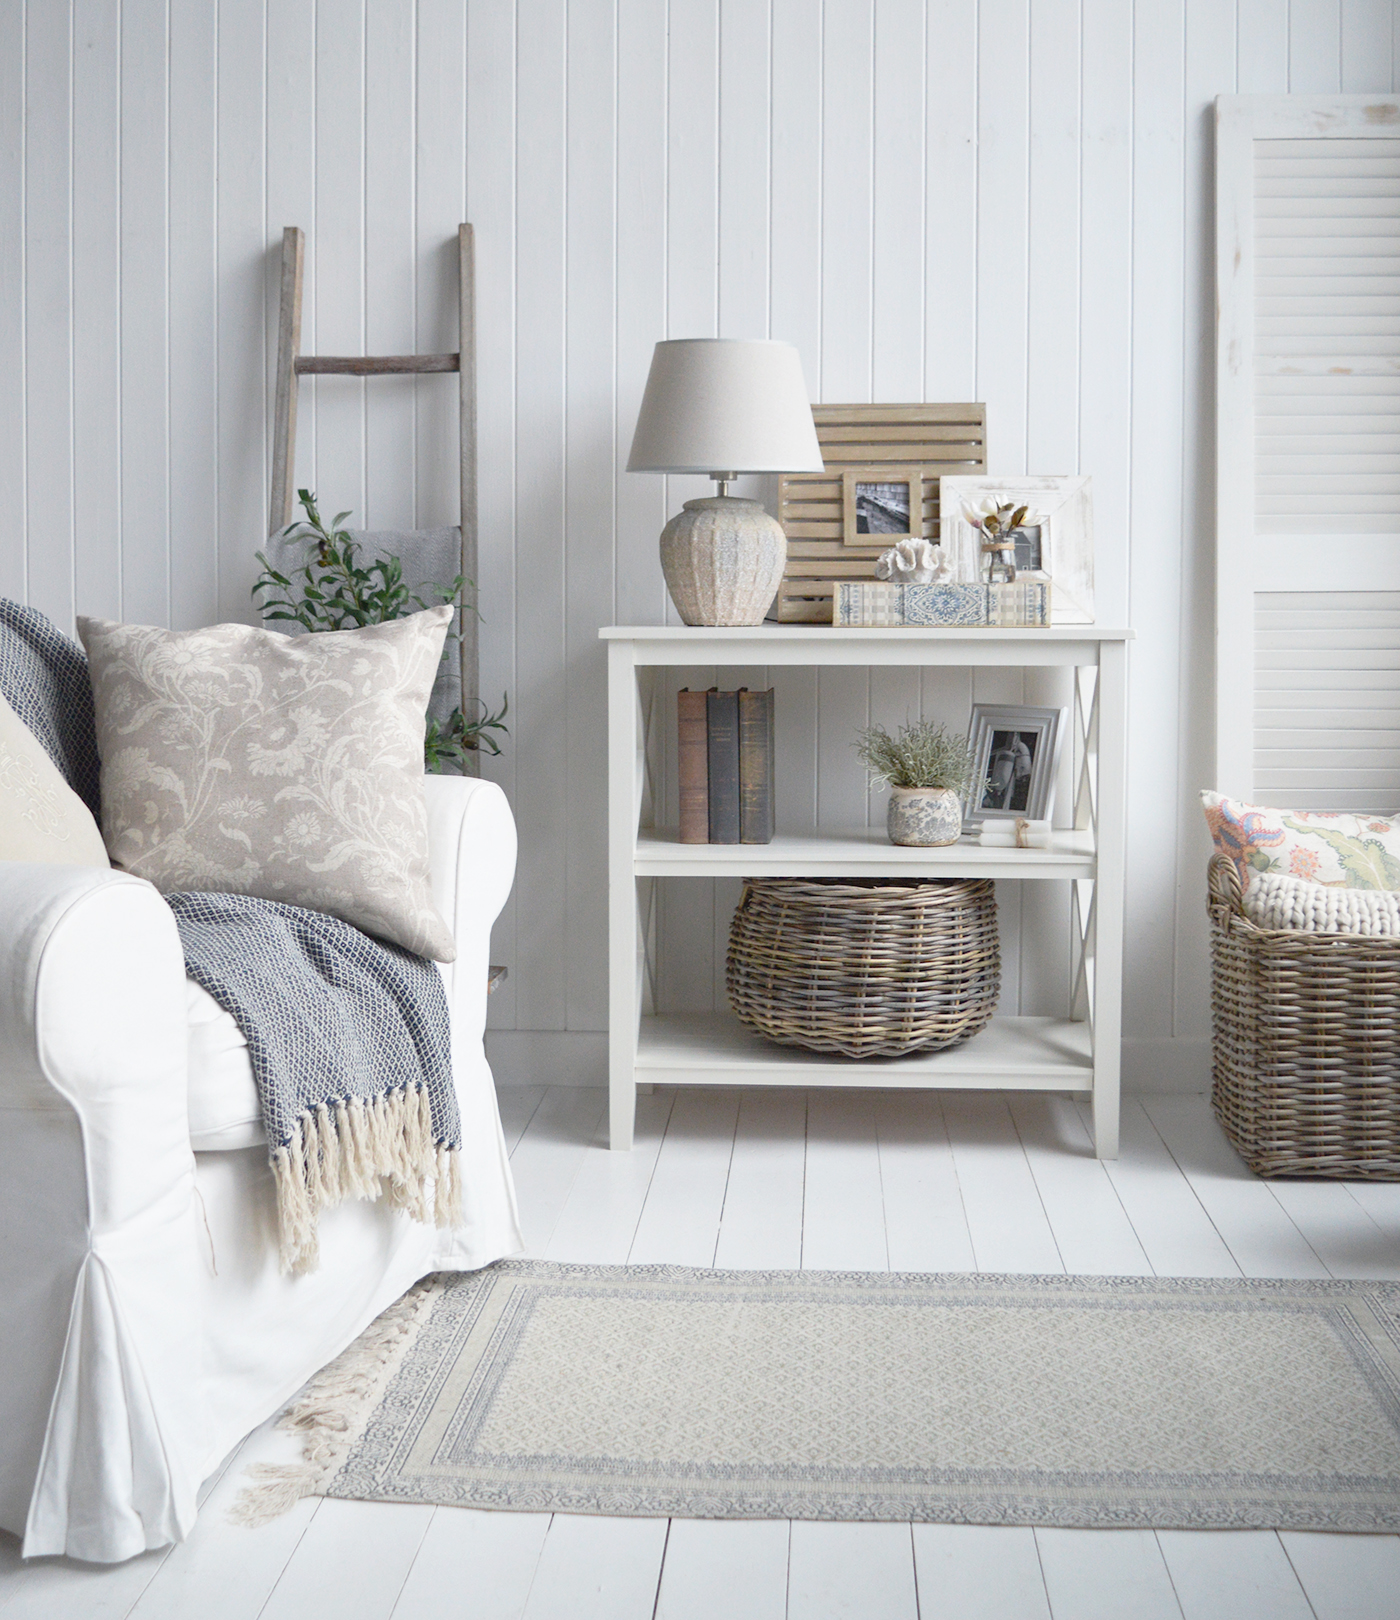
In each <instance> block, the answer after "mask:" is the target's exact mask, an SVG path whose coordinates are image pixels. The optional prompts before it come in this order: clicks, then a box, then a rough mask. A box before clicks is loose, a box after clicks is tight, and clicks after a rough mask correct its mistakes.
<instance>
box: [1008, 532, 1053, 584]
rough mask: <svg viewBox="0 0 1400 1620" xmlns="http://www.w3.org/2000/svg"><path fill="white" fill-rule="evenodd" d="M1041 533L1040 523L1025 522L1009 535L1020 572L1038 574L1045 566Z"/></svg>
mask: <svg viewBox="0 0 1400 1620" xmlns="http://www.w3.org/2000/svg"><path fill="white" fill-rule="evenodd" d="M1040 534H1041V525H1040V524H1039V523H1023V524H1021V526H1020V527H1019V528H1016V529H1012V531H1011V533H1010V535H1009V536H1008V539H1009V540H1010V541H1011V544H1012V546H1013V548H1014V549H1015V553H1016V557H1015V562H1016V572H1017V573H1018V574H1027V573H1031V574H1038V573H1040V572H1041V571H1042V569H1043V568H1044V563H1043V562H1042V561H1041V545H1040Z"/></svg>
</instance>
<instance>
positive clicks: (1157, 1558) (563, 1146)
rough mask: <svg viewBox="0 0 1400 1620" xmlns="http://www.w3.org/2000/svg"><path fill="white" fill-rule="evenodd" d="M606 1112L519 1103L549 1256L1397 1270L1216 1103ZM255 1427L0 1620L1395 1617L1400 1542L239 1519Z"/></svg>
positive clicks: (543, 1095)
mask: <svg viewBox="0 0 1400 1620" xmlns="http://www.w3.org/2000/svg"><path fill="white" fill-rule="evenodd" d="M604 1103H605V1098H604V1094H603V1093H602V1092H601V1091H595V1090H583V1089H570V1088H556V1089H553V1090H528V1089H518V1090H508V1091H504V1092H503V1093H502V1098H501V1105H502V1114H503V1116H504V1118H505V1122H506V1133H507V1137H508V1140H509V1142H510V1144H511V1146H512V1150H513V1157H512V1162H513V1164H514V1166H515V1175H516V1182H517V1186H518V1189H519V1194H520V1207H521V1213H522V1216H523V1219H524V1223H525V1235H526V1241H527V1243H528V1245H529V1253H530V1254H532V1255H537V1256H543V1257H545V1258H548V1259H554V1260H580V1261H600V1262H623V1261H636V1262H642V1261H673V1262H676V1263H681V1264H688V1265H699V1266H709V1265H717V1266H752V1267H784V1266H807V1267H825V1268H848V1267H850V1268H864V1269H871V1270H883V1269H885V1268H887V1267H888V1268H893V1269H903V1270H954V1271H957V1270H983V1271H1040V1272H1048V1271H1069V1272H1080V1273H1096V1272H1118V1273H1138V1274H1146V1273H1156V1274H1158V1275H1161V1276H1229V1277H1234V1276H1240V1275H1244V1276H1260V1277H1267V1276H1273V1277H1279V1276H1287V1277H1328V1276H1334V1277H1391V1278H1394V1277H1400V1185H1394V1186H1360V1185H1348V1186H1341V1185H1338V1184H1336V1183H1321V1182H1319V1183H1311V1184H1309V1183H1272V1184H1270V1183H1265V1182H1261V1181H1256V1180H1255V1179H1254V1178H1253V1177H1252V1176H1250V1175H1249V1173H1248V1172H1247V1171H1246V1170H1245V1169H1244V1168H1243V1166H1242V1165H1241V1164H1240V1162H1239V1161H1238V1159H1236V1157H1235V1156H1234V1154H1233V1153H1232V1152H1231V1151H1230V1149H1229V1148H1228V1147H1227V1146H1226V1144H1225V1142H1224V1139H1223V1138H1222V1137H1221V1135H1220V1133H1219V1131H1218V1130H1217V1128H1216V1126H1215V1124H1214V1122H1213V1120H1212V1119H1211V1116H1210V1110H1209V1107H1208V1104H1207V1102H1206V1100H1205V1099H1204V1098H1203V1097H1181V1096H1172V1097H1161V1098H1147V1099H1143V1100H1130V1101H1129V1102H1128V1104H1127V1107H1126V1110H1125V1117H1124V1135H1123V1156H1122V1158H1121V1159H1119V1160H1118V1161H1117V1163H1115V1164H1110V1165H1103V1164H1100V1163H1098V1162H1097V1161H1096V1160H1095V1159H1093V1158H1092V1157H1091V1156H1090V1152H1089V1135H1088V1131H1087V1129H1086V1124H1085V1120H1084V1118H1083V1117H1082V1115H1081V1113H1080V1111H1079V1110H1078V1109H1076V1107H1075V1106H1074V1105H1073V1104H1072V1103H1070V1102H1067V1101H1064V1100H1061V1099H1057V1098H1053V1097H1044V1096H1024V1097H1016V1096H1013V1097H1008V1096H1005V1095H994V1094H984V1095H973V1094H962V1093H944V1094H942V1095H941V1096H940V1095H935V1094H929V1093H924V1094H911V1093H897V1094H886V1095H880V1094H874V1093H870V1092H864V1093H860V1092H850V1093H840V1094H833V1093H826V1092H813V1093H811V1094H804V1093H799V1092H778V1091H751V1092H745V1093H737V1092H722V1091H679V1092H675V1091H665V1092H657V1093H656V1094H654V1095H652V1096H649V1097H644V1098H642V1099H640V1104H639V1120H638V1138H637V1148H636V1151H635V1152H634V1153H632V1154H631V1155H626V1156H624V1155H620V1154H619V1155H612V1154H609V1153H608V1152H607V1151H606V1149H605V1148H604V1147H603V1146H602V1137H601V1130H602V1125H603V1115H604ZM288 1446H289V1441H288V1440H287V1439H286V1437H284V1436H280V1435H273V1434H272V1433H270V1431H268V1430H267V1429H263V1430H259V1431H258V1432H257V1433H256V1434H254V1435H252V1436H251V1437H250V1438H249V1440H248V1441H247V1442H246V1443H245V1445H244V1447H243V1449H242V1452H241V1453H240V1454H238V1455H237V1456H236V1457H235V1458H234V1459H233V1460H232V1461H231V1462H230V1463H229V1464H228V1466H227V1467H226V1468H225V1470H224V1472H223V1474H222V1476H221V1477H220V1479H219V1480H218V1482H217V1483H216V1484H215V1485H214V1486H213V1489H212V1491H211V1493H210V1495H209V1497H208V1499H207V1500H206V1502H205V1505H204V1508H203V1511H202V1513H201V1516H200V1520H199V1523H198V1525H197V1526H196V1529H195V1532H194V1534H193V1535H192V1536H191V1538H190V1539H189V1541H187V1542H186V1543H185V1544H184V1545H183V1546H181V1547H177V1548H175V1549H174V1550H173V1551H169V1552H166V1553H153V1554H151V1555H149V1556H147V1557H146V1558H142V1559H138V1560H135V1561H133V1562H131V1563H129V1564H125V1565H121V1566H119V1567H117V1568H115V1569H106V1570H104V1569H96V1568H92V1567H90V1566H82V1565H76V1564H68V1563H65V1562H64V1561H62V1560H57V1561H55V1560H45V1561H43V1562H41V1563H40V1564H38V1565H36V1566H32V1567H27V1568H26V1567H23V1566H21V1564H20V1561H19V1558H18V1553H17V1543H16V1542H15V1541H14V1540H13V1539H11V1538H6V1537H0V1615H2V1616H3V1620H29V1617H31V1616H33V1617H36V1620H37V1617H42V1620H69V1617H72V1620H80V1617H81V1620H118V1617H120V1616H126V1615H131V1616H133V1617H137V1620H156V1617H161V1620H166V1617H169V1620H187V1617H195V1616H197V1617H198V1620H254V1617H259V1616H260V1617H263V1620H293V1617H295V1620H320V1617H321V1616H325V1617H327V1620H390V1617H391V1616H392V1617H394V1620H448V1617H452V1620H507V1617H510V1620H514V1617H519V1616H523V1617H526V1620H652V1617H653V1616H655V1617H656V1620H779V1617H783V1616H786V1617H789V1620H827V1617H836V1616H857V1617H862V1620H909V1617H914V1616H918V1617H921V1620H932V1617H935V1616H937V1617H949V1620H977V1617H996V1620H1012V1617H1015V1620H1021V1617H1028V1620H1029V1617H1038V1620H1047V1617H1053V1620H1101V1617H1102V1620H1110V1617H1111V1620H1118V1617H1132V1620H1158V1617H1172V1620H1177V1617H1180V1620H1255V1617H1259V1620H1263V1617H1268V1620H1294V1617H1298V1620H1304V1617H1308V1616H1313V1617H1315V1620H1395V1617H1397V1616H1400V1538H1397V1537H1394V1536H1335V1535H1299V1534H1292V1533H1285V1534H1283V1535H1275V1534H1273V1533H1272V1532H1263V1531H1261V1532H1229V1531H1204V1532H1184V1531H1162V1532H1159V1533H1156V1534H1154V1533H1152V1532H1150V1531H1138V1530H1118V1531H1115V1530H1038V1531H1037V1530H1028V1529H980V1528H968V1527H962V1526H945V1525H914V1526H910V1525H906V1524H811V1523H795V1524H787V1523H782V1522H755V1523H742V1522H730V1523H716V1522H706V1521H694V1520H674V1521H672V1522H670V1523H669V1524H668V1523H667V1522H666V1521H665V1520H663V1519H609V1518H586V1517H578V1516H568V1515H562V1514H561V1515H559V1516H558V1517H553V1518H551V1517H550V1516H549V1515H547V1514H512V1513H498V1514H491V1513H479V1512H474V1511H469V1510H464V1509H459V1508H436V1509H434V1508H420V1507H399V1506H388V1505H384V1504H377V1503H358V1502H332V1501H317V1500H310V1501H306V1502H303V1503H301V1504H300V1505H299V1506H298V1507H297V1508H296V1509H294V1510H293V1511H292V1512H291V1513H289V1514H287V1515H286V1516H285V1517H283V1518H281V1519H279V1520H277V1521H275V1522H274V1523H273V1524H271V1525H268V1526H266V1527H265V1528H263V1529H261V1530H256V1531H249V1530H242V1529H237V1528H234V1527H233V1526H231V1525H229V1524H227V1523H226V1522H225V1513H226V1510H227V1507H228V1504H229V1502H230V1501H231V1500H232V1498H233V1497H234V1495H235V1494H236V1493H237V1490H238V1489H239V1476H240V1475H241V1473H242V1471H243V1468H244V1466H245V1465H246V1463H248V1462H249V1461H251V1460H253V1459H257V1458H276V1457H282V1456H286V1455H289V1454H290V1453H289V1451H288V1450H287V1447H288Z"/></svg>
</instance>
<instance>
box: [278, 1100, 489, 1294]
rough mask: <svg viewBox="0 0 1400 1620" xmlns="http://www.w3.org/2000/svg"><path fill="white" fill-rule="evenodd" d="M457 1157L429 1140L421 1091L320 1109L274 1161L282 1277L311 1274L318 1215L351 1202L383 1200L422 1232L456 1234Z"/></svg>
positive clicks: (306, 1117) (303, 1119) (303, 1120)
mask: <svg viewBox="0 0 1400 1620" xmlns="http://www.w3.org/2000/svg"><path fill="white" fill-rule="evenodd" d="M458 1160H459V1154H458V1150H457V1149H456V1148H453V1147H447V1146H445V1145H443V1144H441V1143H438V1142H435V1141H434V1140H433V1113H432V1105H431V1104H430V1102H429V1100H428V1092H427V1088H426V1087H424V1086H404V1087H402V1088H401V1089H400V1090H398V1091H392V1092H389V1093H388V1094H387V1095H386V1096H383V1097H374V1098H371V1099H370V1100H369V1101H368V1102H366V1101H364V1100H362V1099H361V1098H359V1097H350V1098H347V1099H345V1100H343V1101H341V1102H337V1103H317V1104H316V1106H315V1107H314V1108H308V1109H307V1110H306V1112H305V1113H303V1114H302V1115H301V1116H300V1118H299V1119H298V1120H297V1123H296V1128H295V1130H294V1131H293V1132H292V1137H291V1140H290V1141H289V1142H287V1143H286V1144H284V1145H283V1146H282V1147H279V1148H278V1149H277V1150H276V1151H275V1152H274V1153H273V1155H272V1175H273V1180H274V1181H275V1183H276V1186H277V1215H278V1226H279V1228H280V1234H281V1251H280V1252H281V1263H282V1270H283V1271H292V1272H304V1271H314V1270H315V1269H316V1267H317V1265H318V1263H319V1261H320V1247H319V1244H318V1241H317V1235H316V1227H317V1220H318V1217H319V1215H320V1212H321V1211H322V1210H323V1209H328V1208H330V1207H331V1206H332V1205H334V1204H340V1203H344V1202H345V1200H346V1199H348V1198H361V1199H365V1200H367V1201H369V1202H373V1201H374V1200H375V1199H377V1198H379V1197H381V1196H385V1195H387V1196H388V1199H389V1201H390V1203H391V1204H393V1205H394V1207H395V1208H396V1209H402V1210H404V1211H406V1212H407V1213H408V1214H409V1215H411V1216H412V1217H413V1218H414V1220H416V1221H421V1222H422V1223H423V1224H424V1225H425V1226H426V1225H437V1226H458V1225H460V1224H461V1220H462V1180H461V1171H460V1169H459V1167H458Z"/></svg>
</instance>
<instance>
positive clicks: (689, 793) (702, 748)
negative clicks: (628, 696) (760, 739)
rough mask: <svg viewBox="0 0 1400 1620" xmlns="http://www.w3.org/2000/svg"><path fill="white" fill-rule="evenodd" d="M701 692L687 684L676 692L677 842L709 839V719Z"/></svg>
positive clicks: (706, 840) (694, 842) (689, 842)
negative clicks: (678, 797) (679, 834)
mask: <svg viewBox="0 0 1400 1620" xmlns="http://www.w3.org/2000/svg"><path fill="white" fill-rule="evenodd" d="M707 697H708V694H707V693H705V692H692V691H691V690H690V688H689V687H688V686H686V687H682V688H681V690H680V691H679V692H678V693H677V694H676V711H677V728H676V729H677V734H678V739H679V740H678V744H677V748H676V777H677V779H678V782H679V785H680V798H681V843H683V844H708V843H709V841H710V764H709V752H710V743H709V721H708V719H707V717H706V713H705V708H706V699H707Z"/></svg>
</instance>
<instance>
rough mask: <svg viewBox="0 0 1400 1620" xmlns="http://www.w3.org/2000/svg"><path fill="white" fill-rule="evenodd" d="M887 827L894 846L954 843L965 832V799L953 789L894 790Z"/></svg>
mask: <svg viewBox="0 0 1400 1620" xmlns="http://www.w3.org/2000/svg"><path fill="white" fill-rule="evenodd" d="M886 825H887V826H888V828H889V834H890V842H891V843H892V844H912V845H916V846H918V847H920V848H927V847H929V846H931V845H938V844H955V843H957V841H958V834H959V833H960V832H961V831H962V799H961V798H960V797H959V796H958V795H957V794H956V793H954V792H953V790H952V788H922V787H917V788H910V787H892V788H891V789H890V808H889V816H888V820H887V822H886Z"/></svg>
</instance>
